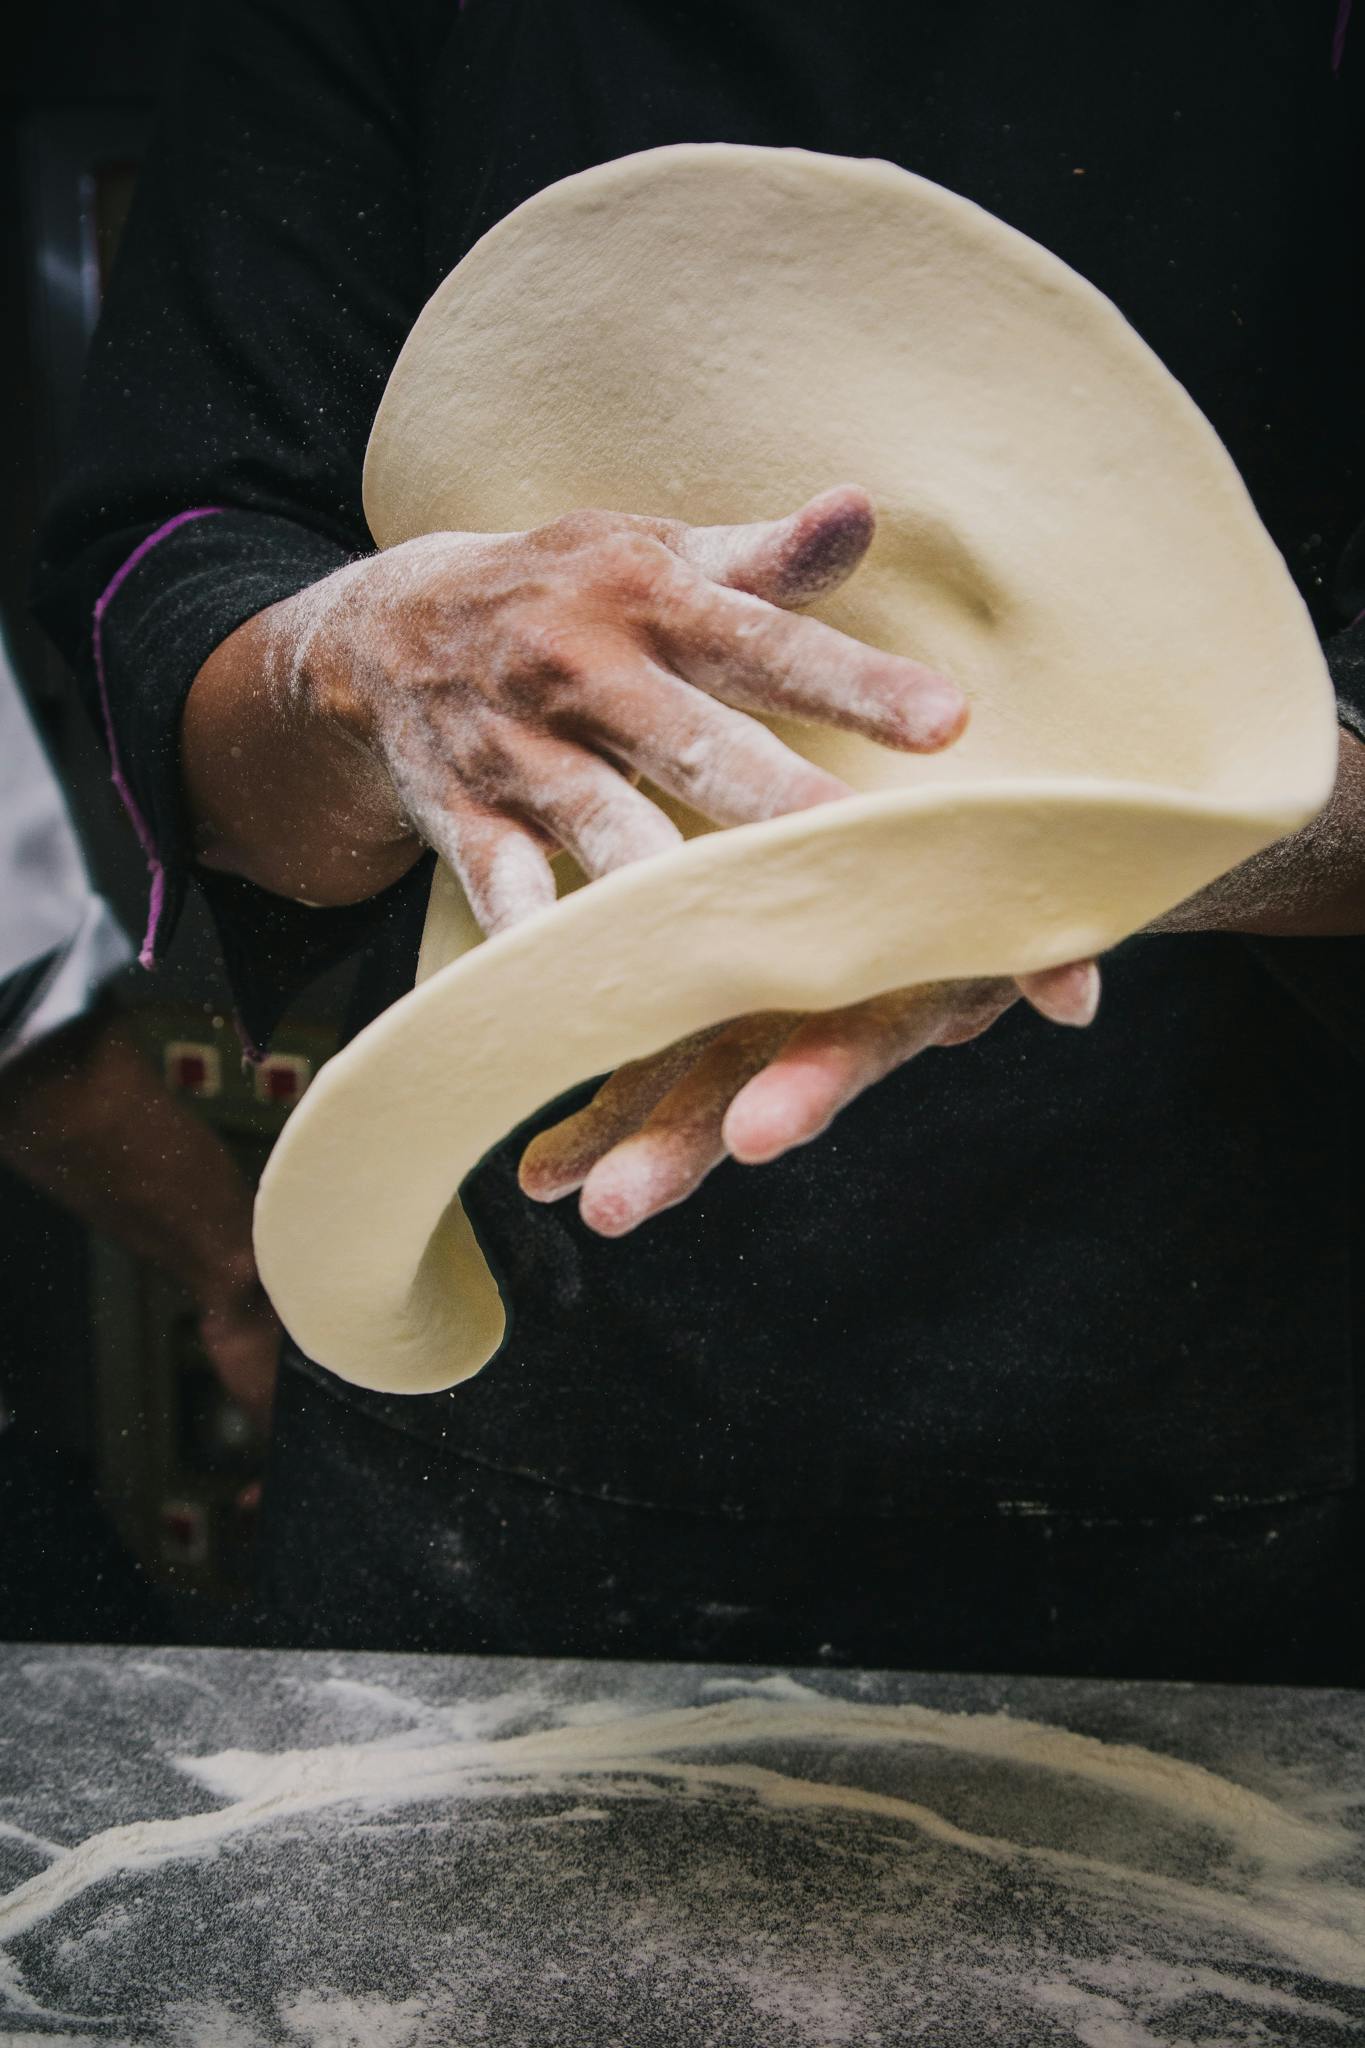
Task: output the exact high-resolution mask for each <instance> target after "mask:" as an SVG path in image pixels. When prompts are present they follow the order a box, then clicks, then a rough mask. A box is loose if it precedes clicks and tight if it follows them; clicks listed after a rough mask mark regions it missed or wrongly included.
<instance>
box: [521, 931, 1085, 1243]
mask: <svg viewBox="0 0 1365 2048" xmlns="http://www.w3.org/2000/svg"><path fill="white" fill-rule="evenodd" d="M1099 994H1100V977H1099V970H1098V968H1096V967H1095V965H1094V964H1093V962H1090V961H1081V962H1077V963H1076V964H1075V965H1073V966H1070V967H1056V968H1053V969H1051V970H1050V971H1049V972H1047V973H1045V974H1031V975H1025V976H1023V977H1021V978H1020V980H1018V981H1009V980H994V981H956V982H941V983H938V984H936V985H934V986H930V987H923V988H912V989H903V990H900V991H898V992H896V993H895V994H892V995H886V996H878V997H876V998H874V999H873V1001H871V1002H867V1003H858V1004H856V1005H855V1006H854V1007H853V1008H851V1009H846V1010H828V1011H824V1012H821V1013H819V1014H816V1015H812V1016H807V1017H793V1016H791V1015H788V1014H785V1013H784V1014H773V1015H769V1016H758V1017H745V1018H741V1019H740V1020H739V1021H738V1022H736V1023H733V1024H727V1025H723V1026H722V1027H721V1028H720V1029H719V1030H717V1031H713V1032H706V1033H703V1034H701V1035H700V1036H699V1037H697V1038H694V1039H688V1040H685V1041H683V1042H682V1043H681V1044H679V1045H676V1046H671V1047H669V1048H668V1049H667V1050H666V1051H664V1052H661V1053H658V1054H656V1055H655V1056H654V1057H653V1058H652V1059H647V1060H638V1061H636V1062H635V1063H634V1064H633V1065H631V1066H628V1067H622V1068H620V1069H619V1071H618V1072H617V1073H615V1074H613V1075H612V1076H611V1078H610V1080H608V1081H606V1082H605V1083H604V1084H603V1086H602V1087H601V1088H600V1089H599V1090H598V1093H597V1094H596V1096H595V1097H594V1098H593V1100H592V1101H591V1102H590V1103H589V1104H588V1106H587V1108H586V1109H582V1110H580V1111H579V1112H578V1114H577V1115H576V1116H572V1117H568V1118H566V1119H565V1120H564V1122H563V1123H560V1124H556V1125H555V1126H554V1127H553V1128H552V1129H550V1130H548V1131H544V1132H542V1133H541V1135H540V1136H539V1137H538V1138H535V1139H533V1140H532V1142H531V1144H530V1145H528V1146H527V1148H526V1151H525V1152H524V1153H523V1155H522V1161H521V1185H522V1189H523V1191H524V1192H525V1193H526V1194H528V1195H530V1196H531V1197H532V1198H533V1199H534V1200H536V1201H539V1202H554V1201H558V1200H559V1199H561V1197H563V1196H565V1195H570V1194H573V1193H575V1192H578V1191H580V1190H581V1193H580V1194H579V1206H580V1209H581V1212H582V1215H583V1220H584V1222H585V1223H587V1224H588V1225H589V1226H590V1227H591V1228H592V1229H593V1230H596V1231H598V1232H600V1233H601V1234H602V1235H603V1236H604V1237H621V1236H624V1234H625V1233H626V1232H627V1231H630V1230H633V1229H635V1227H636V1225H637V1224H640V1223H643V1222H644V1221H645V1220H646V1219H647V1218H648V1217H650V1216H657V1215H658V1214H659V1213H660V1212H661V1211H662V1210H664V1209H670V1208H672V1207H673V1206H674V1205H675V1204H676V1203H678V1202H681V1201H684V1200H685V1199H686V1198H687V1196H688V1195H690V1194H691V1193H692V1192H693V1191H694V1190H695V1189H696V1188H697V1187H699V1186H700V1185H701V1183H702V1181H703V1180H704V1179H705V1178H706V1176H707V1174H708V1173H710V1172H711V1170H712V1168H713V1167H715V1166H718V1165H719V1164H720V1162H721V1160H722V1159H725V1158H734V1159H737V1160H739V1161H740V1162H741V1163H742V1164H744V1165H747V1166H757V1165H760V1164H762V1163H763V1162H765V1161H767V1160H770V1159H776V1158H778V1157H780V1155H781V1154H782V1153H784V1152H787V1151H790V1150H791V1148H792V1147H793V1146H795V1145H804V1144H808V1143H809V1142H810V1140H811V1139H812V1138H817V1137H819V1135H820V1133H821V1132H822V1131H824V1130H826V1129H828V1127H829V1125H830V1123H831V1122H832V1121H833V1119H834V1118H835V1117H836V1116H837V1115H838V1113H839V1111H840V1110H841V1109H844V1108H846V1107H847V1106H848V1104H849V1103H850V1102H852V1101H853V1100H854V1099H855V1097H857V1096H859V1095H861V1094H862V1092H863V1090H864V1089H865V1088H870V1087H871V1086H872V1084H873V1082H875V1081H880V1080H882V1079H883V1078H884V1076H885V1075H887V1074H889V1073H891V1072H892V1071H893V1069H894V1068H896V1067H899V1066H903V1065H904V1064H905V1062H906V1061H907V1060H911V1059H913V1058H914V1057H915V1055H916V1054H917V1053H920V1052H924V1051H927V1050H928V1048H929V1047H930V1046H935V1045H939V1046H944V1045H962V1044H965V1043H966V1041H967V1040H968V1039H971V1038H976V1037H979V1036H980V1034H981V1033H982V1032H983V1031H985V1030H987V1029H988V1028H989V1027H990V1026H991V1025H992V1024H993V1023H994V1022H995V1021H996V1019H997V1017H1000V1016H1001V1015H1003V1013H1004V1012H1005V1011H1006V1010H1007V1009H1009V1008H1010V1006H1011V1004H1013V1003H1014V1002H1016V1001H1017V1000H1018V999H1019V997H1020V996H1021V995H1022V996H1023V997H1024V998H1025V999H1026V1000H1027V1001H1028V1002H1029V1003H1031V1004H1032V1005H1033V1007H1034V1009H1035V1010H1037V1011H1039V1012H1040V1013H1041V1015H1043V1016H1044V1017H1047V1018H1049V1019H1051V1020H1052V1022H1054V1023H1057V1024H1069V1025H1085V1024H1089V1023H1090V1021H1091V1019H1092V1018H1093V1017H1094V1015H1095V1011H1096V1007H1097V1005H1098V1003H1099Z"/></svg>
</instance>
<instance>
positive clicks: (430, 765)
mask: <svg viewBox="0 0 1365 2048" xmlns="http://www.w3.org/2000/svg"><path fill="white" fill-rule="evenodd" d="M874 524H875V521H874V515H873V511H872V506H871V503H870V501H869V499H868V497H867V495H866V493H865V492H863V491H861V490H858V489H856V488H854V487H853V486H845V487H841V488H838V489H834V490H830V491H826V492H824V493H823V494H822V495H821V496H819V497H817V498H814V499H812V500H811V501H810V502H809V503H808V504H807V505H805V506H804V507H802V508H801V509H800V510H798V511H796V512H795V513H793V514H792V515H791V516H789V517H787V518H784V519H777V520H769V521H764V522H761V523H759V524H755V525H751V526H737V527H688V526H683V525H681V524H679V523H678V522H676V521H670V520H653V519H644V518H639V517H635V516H633V515H626V514H618V513H610V512H581V513H574V514H572V515H570V516H568V517H565V518H562V519H557V520H555V521H553V522H552V523H551V524H549V525H547V526H543V527H540V528H538V529H537V530H535V531H534V532H530V533H514V534H491V535H490V534H450V533H438V534H429V535H426V536H424V537H423V538H421V539H418V540H412V541H408V542H405V543H404V544H403V545H401V546H398V547H394V548H390V549H388V550H387V551H386V552H384V553H382V554H378V555H372V556H368V557H366V558H365V559H364V560H363V561H359V562H354V563H351V564H350V565H348V566H347V567H346V568H343V569H339V570H337V571H336V572H335V573H334V574H333V575H331V576H328V577H326V578H324V579H323V581H322V582H320V583H318V584H315V585H314V586H312V588H310V589H308V590H306V591H303V592H301V593H299V595H298V596H297V597H293V598H288V599H285V600H283V601H282V602H281V603H280V604H278V605H274V606H271V607H270V608H269V609H268V610H267V611H265V612H262V613H260V614H259V615H258V616H257V617H256V618H254V619H251V620H249V621H248V622H247V623H246V625H245V626H243V627H239V628H238V630H237V632H236V633H234V634H232V635H231V636H230V637H229V639H228V640H227V641H225V642H224V643H223V645H222V647H220V648H218V649H217V650H216V651H215V653H214V654H213V655H212V656H211V657H210V659H209V661H208V662H206V663H205V665H204V667H203V668H202V669H201V670H200V672H199V675H198V676H197V678H196V680H195V684H194V688H193V690H192V691H191V693H190V699H189V703H188V706H187V708H186V714H185V728H184V736H185V748H184V758H185V774H186V781H187V784H188V787H189V794H190V800H191V806H192V808H193V810H194V812H195V814H196V817H197V820H198V825H199V844H198V853H199V857H200V858H201V860H203V861H204V862H205V863H206V864H207V865H209V866H215V867H226V868H229V869H231V870H233V871H235V872H237V873H241V874H245V875H247V876H249V877H250V879H252V880H253V881H256V882H259V883H260V884H261V885H262V886H264V887H266V888H269V889H274V890H276V891H277V892H279V893H281V894H287V895H292V896H297V897H302V898H304V899H305V900H308V901H311V902H315V903H349V902H356V901H359V900H360V899H362V898H363V897H365V896H368V895H372V894H374V893H375V892H376V891H377V890H378V889H381V888H383V887H385V886H386V885H387V884H388V883H390V882H392V881H395V880H396V879H397V878H398V876H399V875H401V874H402V873H403V872H404V871H405V869H406V868H407V867H409V866H410V865H411V863H412V861H413V860H414V859H415V858H416V856H417V853H418V852H419V850H420V845H421V842H422V841H425V842H426V843H427V844H428V845H429V846H434V847H435V848H436V850H437V852H438V853H440V854H441V855H442V856H443V857H444V858H445V859H446V860H447V861H448V862H449V864H450V866H451V867H452V868H453V869H454V871H455V872H456V874H457V875H458V876H459V878H460V881H461V883H462V885H463V887H464V890H465V894H466V895H467V897H468V899H469V902H470V904H471V906H472V908H473V910H474V913H475V916H476V917H477V918H478V920H479V923H480V924H481V926H482V927H483V929H484V930H485V931H486V932H497V931H502V930H505V929H506V928H507V927H508V926H509V925H512V924H514V923H516V922H517V921H518V920H519V919H520V918H522V917H525V916H527V915H528V914H529V913H530V912H532V911H534V910H537V909H540V908H542V907H543V906H545V905H548V904H550V903H552V902H553V901H554V900H555V883H554V878H553V874H552V872H551V869H550V865H549V855H550V854H551V853H552V852H553V851H554V850H555V849H556V848H559V847H564V848H567V849H568V850H569V852H571V853H572V854H573V855H574V857H575V859H576V860H577V861H578V863H579V865H580V866H581V867H582V868H583V870H584V872H585V873H586V874H588V875H590V876H599V875H604V874H606V873H608V872H609V871H610V870H612V869H614V868H619V867H622V866H625V865H626V864H627V863H629V862H631V861H637V860H641V859H644V858H646V857H647V856H649V855H651V854H656V853H662V852H666V851H668V850H669V849H670V848H671V847H673V846H675V845H676V844H677V843H678V840H679V834H678V831H677V828H676V826H675V825H674V824H673V823H672V821H671V820H670V819H669V818H668V817H667V816H665V814H664V812H663V811H662V810H661V809H660V808H659V806H658V805H657V804H654V803H652V802H650V800H649V798H648V797H647V796H646V795H645V794H643V793H642V791H641V790H639V789H638V788H637V787H636V786H635V781H634V778H635V777H636V776H637V775H642V776H645V777H647V778H648V780H649V781H650V782H651V783H653V784H654V785H655V787H656V788H658V789H660V790H663V791H667V792H668V793H669V794H670V795H672V796H674V797H677V798H679V799H681V800H682V801H683V802H685V803H687V804H688V805H690V806H691V807H692V808H693V809H694V810H696V811H699V812H701V813H702V815H703V816H705V817H706V818H708V819H710V820H711V821H712V822H713V823H715V824H718V825H737V824H745V823H751V822H755V821H758V820H761V819H767V818H773V817H777V816H779V815H781V814H782V813H784V812H789V811H796V810H802V809H805V808H806V807H808V806H810V805H812V804H819V803H825V802H828V801H829V800H831V799H832V798H836V797H842V796H846V795H847V794H848V790H847V787H846V785H845V784H844V783H843V782H841V781H840V780H839V779H838V778H837V777H836V776H833V775H831V774H829V773H827V772H826V771H825V770H824V769H821V768H817V767H815V766H813V765H812V764H811V762H809V761H807V760H805V759H804V758H803V756H801V755H800V754H798V753H796V752H794V751H793V750H792V749H791V748H790V747H787V746H785V745H784V744H783V743H782V741H781V740H779V739H778V738H777V737H776V736H775V735H774V734H773V733H772V732H771V731H770V730H769V729H768V727H767V726H766V725H764V724H762V723H761V722H760V721H759V719H758V718H755V717H752V716H750V715H749V714H750V713H754V712H766V713H784V714H786V715H788V716H792V717H796V718H801V719H807V720H811V721H815V722H820V723H824V724H828V725H833V726H839V727H843V728H844V729H846V730H849V731H852V732H857V733H861V734H864V735H866V736H868V737H870V738H872V739H875V740H879V741H881V742H882V743H883V744H885V745H887V746H892V747H899V748H904V749H907V750H911V751H917V752H932V751H934V750H936V749H938V748H941V747H944V746H946V745H948V744H949V743H950V742H951V741H952V740H953V739H955V738H956V737H957V735H958V733H959V732H960V731H961V730H962V727H963V725H964V724H965V722H966V716H967V712H966V705H965V702H964V700H963V698H962V696H961V694H960V692H959V691H958V690H957V689H956V687H955V686H954V685H953V684H952V683H951V682H949V681H947V680H946V679H945V678H943V677H942V676H939V675H936V674H934V673H933V671H931V670H929V669H927V668H925V667H923V666H922V665H921V664H920V663H918V662H914V661H909V660H905V659H903V658H901V657H900V656H897V655H892V654H884V653H881V652H880V651H878V650H877V649H875V648H872V647H868V646H865V645H864V644H863V643H862V642H861V641H857V640H853V639H851V638H849V637H848V636H847V635H845V634H842V633H839V632H836V631H835V630H834V629H833V628H831V627H829V626H826V625H824V624H822V623H821V622H820V621H818V620H816V619H813V618H803V617H800V616H794V615H793V610H794V608H795V607H799V606H801V605H806V604H810V603H812V602H813V601H814V600H815V599H817V598H819V597H821V596H824V595H825V594H826V593H827V592H829V591H830V590H832V589H834V588H836V587H837V586H838V585H839V584H840V583H842V582H843V581H844V580H845V579H846V578H847V577H848V576H850V575H851V574H852V572H853V571H854V569H856V568H857V566H858V564H859V562H861V561H862V559H863V557H864V555H865V554H866V552H867V549H868V547H869V545H870V543H871V540H872V534H873V528H874ZM262 695H264V697H265V698H266V700H267V702H266V704H265V705H264V706H261V704H260V700H261V697H262ZM253 704H254V705H255V706H257V707H260V708H259V709H256V710H255V711H253V715H251V716H250V717H248V716H246V715H245V712H244V707H245V710H246V711H252V707H253ZM262 713H264V715H262ZM285 729H287V731H288V735H289V745H288V746H284V747H282V746H281V745H280V737H281V732H282V730H285ZM229 733H230V734H231V735H232V744H231V745H230V746H228V747H226V748H225V747H224V746H223V745H222V744H221V741H222V738H223V737H225V736H226V735H227V734H229Z"/></svg>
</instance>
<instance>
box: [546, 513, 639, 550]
mask: <svg viewBox="0 0 1365 2048" xmlns="http://www.w3.org/2000/svg"><path fill="white" fill-rule="evenodd" d="M618 527H619V515H618V514H617V513H615V512H600V511H598V510H596V509H595V508H594V507H591V506H586V507H584V508H583V509H581V510H579V511H576V512H561V513H560V515H559V517H558V518H557V519H551V520H549V521H548V522H547V523H546V524H545V525H544V526H542V527H539V528H538V529H537V533H536V538H537V539H538V540H539V542H540V543H541V545H542V546H543V547H548V548H550V549H552V550H553V551H554V552H555V553H557V554H559V553H570V552H572V551H574V550H575V549H578V548H587V547H593V546H595V545H596V544H597V543H598V542H600V541H603V540H605V539H607V537H608V536H609V535H611V534H613V533H615V532H616V531H617V530H618Z"/></svg>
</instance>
